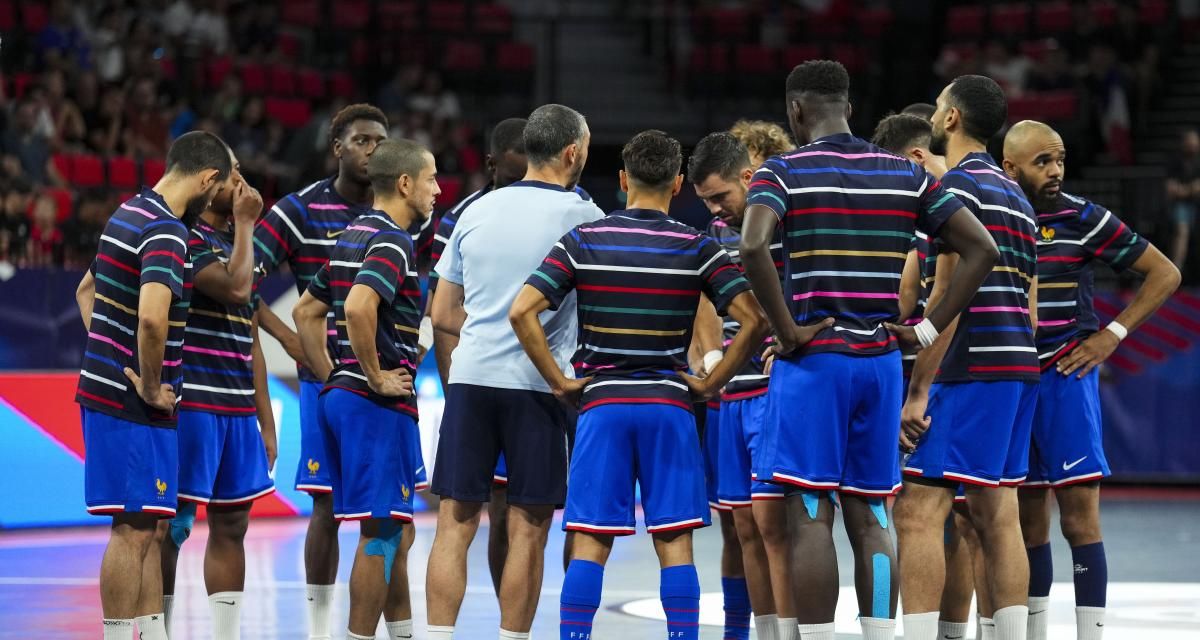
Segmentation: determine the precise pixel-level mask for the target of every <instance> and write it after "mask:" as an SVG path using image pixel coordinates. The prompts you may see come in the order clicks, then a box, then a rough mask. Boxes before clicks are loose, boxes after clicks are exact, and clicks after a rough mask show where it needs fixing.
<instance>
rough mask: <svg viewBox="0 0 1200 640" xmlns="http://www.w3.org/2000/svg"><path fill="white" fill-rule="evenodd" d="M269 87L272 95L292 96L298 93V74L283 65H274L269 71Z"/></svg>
mask: <svg viewBox="0 0 1200 640" xmlns="http://www.w3.org/2000/svg"><path fill="white" fill-rule="evenodd" d="M267 86H268V87H269V88H270V91H271V95H276V96H290V95H292V94H294V93H296V72H295V71H293V70H292V69H291V67H287V66H284V65H281V64H273V65H271V66H270V67H269V68H268V69H267Z"/></svg>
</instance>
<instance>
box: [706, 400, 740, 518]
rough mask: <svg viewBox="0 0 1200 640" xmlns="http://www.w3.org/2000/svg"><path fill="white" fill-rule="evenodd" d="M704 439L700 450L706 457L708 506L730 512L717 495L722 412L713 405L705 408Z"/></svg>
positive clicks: (728, 507)
mask: <svg viewBox="0 0 1200 640" xmlns="http://www.w3.org/2000/svg"><path fill="white" fill-rule="evenodd" d="M704 411H705V415H704V439H703V440H702V441H701V442H700V450H701V453H702V454H703V455H704V492H705V494H706V495H707V497H708V506H710V507H712V508H713V509H716V510H718V511H728V510H729V509H731V508H732V507H730V506H726V505H722V504H721V498H720V497H719V496H718V495H717V489H718V487H717V484H718V480H717V473H718V471H719V470H720V469H719V467H718V465H719V464H720V457H721V453H720V452H721V412H720V410H718V409H714V408H713V407H712V405H709V406H708V407H706V408H705V410H704Z"/></svg>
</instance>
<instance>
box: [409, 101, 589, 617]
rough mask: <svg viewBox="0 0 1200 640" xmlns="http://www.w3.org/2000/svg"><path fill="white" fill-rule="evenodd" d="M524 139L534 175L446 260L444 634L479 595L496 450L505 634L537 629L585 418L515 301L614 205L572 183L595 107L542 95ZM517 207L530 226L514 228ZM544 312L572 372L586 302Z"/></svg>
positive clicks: (439, 594)
mask: <svg viewBox="0 0 1200 640" xmlns="http://www.w3.org/2000/svg"><path fill="white" fill-rule="evenodd" d="M522 136H523V139H524V143H525V154H526V157H527V159H528V169H527V171H526V173H525V177H524V178H523V179H522V180H519V181H517V182H514V183H512V184H510V185H508V186H507V187H504V188H503V189H496V190H494V191H491V192H490V193H487V194H485V195H483V196H481V197H480V198H479V199H478V200H476V201H475V202H474V203H472V204H471V206H470V207H469V208H468V209H467V210H466V211H465V212H464V213H463V215H462V217H461V218H459V220H458V222H457V223H456V224H455V227H454V232H453V233H452V234H451V235H450V238H449V241H448V242H447V243H446V249H445V251H444V253H443V254H442V257H441V259H440V260H439V261H438V264H437V267H436V270H437V273H438V276H439V280H438V286H437V292H436V293H435V295H434V297H433V309H432V313H433V323H434V328H435V329H437V330H438V331H442V332H445V333H449V334H451V335H457V336H458V337H459V343H458V346H457V347H455V349H454V358H453V362H452V364H451V366H450V376H449V385H448V386H447V389H448V391H447V396H446V412H445V414H444V417H443V419H442V427H441V436H440V440H439V442H438V452H437V464H436V465H435V466H434V478H433V488H432V490H433V492H434V493H436V494H438V495H439V496H441V497H442V500H441V503H440V504H439V505H438V525H437V533H436V535H435V536H434V541H433V549H432V551H431V552H430V557H429V568H428V571H427V582H426V597H427V602H428V611H429V629H428V637H429V638H430V639H431V640H443V639H445V638H450V637H452V635H453V633H454V626H453V625H454V623H455V621H456V620H457V618H458V613H459V608H460V607H461V605H462V599H463V596H464V594H465V592H466V582H467V549H468V547H469V546H470V544H471V541H472V539H473V538H474V537H475V533H476V531H478V527H479V517H480V514H481V512H482V507H483V504H484V503H485V502H487V501H488V500H489V498H490V496H491V492H492V475H493V472H494V471H495V467H496V462H497V458H498V457H499V456H500V455H501V454H503V455H504V459H505V462H506V463H507V465H508V511H509V513H508V557H507V560H506V562H505V564H504V570H503V572H502V576H501V582H500V637H501V638H512V639H520V638H528V635H529V628H530V626H531V625H532V623H533V615H534V613H535V612H536V609H537V600H538V597H539V593H540V592H541V583H542V567H543V558H544V555H545V546H546V536H547V534H548V532H549V529H550V521H551V517H552V515H553V513H554V508H555V506H556V505H561V504H562V503H563V500H564V499H565V498H566V471H567V446H566V437H567V430H568V428H569V427H570V426H571V425H572V424H573V423H574V416H573V415H572V412H571V411H570V410H569V409H568V408H567V407H565V406H563V405H561V404H560V403H558V402H557V401H556V400H555V399H554V396H553V395H552V394H551V393H550V387H549V385H547V384H546V382H545V380H543V379H542V377H541V376H540V375H538V372H537V370H536V369H535V368H534V367H533V363H531V362H530V361H529V358H528V357H526V356H525V354H524V352H523V351H522V350H521V345H520V343H519V342H518V341H517V338H516V336H515V335H514V334H513V330H512V326H511V325H510V324H509V322H508V310H509V307H510V306H512V301H513V299H514V298H515V297H516V295H517V292H518V291H520V289H521V285H522V284H523V283H524V282H525V279H526V278H527V277H529V274H530V273H532V272H533V270H534V269H536V268H537V266H538V264H540V262H541V260H542V258H543V257H545V255H546V252H547V251H549V250H550V248H551V247H552V246H553V245H554V242H555V241H556V240H558V238H559V237H561V236H562V234H563V233H565V232H566V231H567V230H569V229H571V228H573V227H575V226H576V225H578V224H582V223H584V222H591V221H593V220H597V219H599V218H602V217H603V215H604V214H603V212H601V211H600V209H599V208H597V207H596V205H594V204H592V203H591V202H587V201H585V200H583V198H581V197H580V195H579V194H577V193H575V192H574V191H572V189H573V188H574V187H575V185H577V184H578V182H579V175H580V174H581V173H582V172H583V167H584V164H585V163H586V162H587V148H588V142H589V141H590V137H591V136H590V133H589V132H588V128H587V123H586V121H585V120H584V118H583V115H581V114H580V113H579V112H577V111H575V110H573V109H570V108H568V107H564V106H562V105H557V104H548V105H543V106H541V107H538V108H537V109H535V110H534V111H533V113H532V114H530V116H529V121H528V123H527V124H526V126H525V129H524V132H523V134H522ZM514 211H516V212H519V213H520V216H521V224H520V225H516V224H513V219H512V214H513V212H514ZM545 321H546V324H547V327H548V333H549V336H550V342H551V344H552V345H554V351H555V353H556V354H557V357H558V362H559V364H560V366H561V367H563V368H564V369H565V368H566V367H567V366H569V362H570V357H571V353H572V352H573V351H574V349H575V344H576V334H577V327H576V323H575V313H574V299H573V298H571V299H569V300H568V301H567V302H566V303H565V304H564V305H563V306H562V307H561V308H560V309H559V310H558V311H557V312H555V313H549V314H547V317H546V318H545Z"/></svg>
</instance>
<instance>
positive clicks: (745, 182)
mask: <svg viewBox="0 0 1200 640" xmlns="http://www.w3.org/2000/svg"><path fill="white" fill-rule="evenodd" d="M741 178H742V187H745V188H749V187H750V180H752V179H753V178H754V169H753V168H751V167H746V168H745V169H742V175H741Z"/></svg>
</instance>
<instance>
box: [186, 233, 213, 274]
mask: <svg viewBox="0 0 1200 640" xmlns="http://www.w3.org/2000/svg"><path fill="white" fill-rule="evenodd" d="M188 258H189V259H190V260H191V262H192V273H200V272H201V271H203V270H204V268H205V267H207V266H208V265H210V264H212V263H214V262H220V259H219V258H218V257H217V254H216V253H214V252H213V250H212V245H210V244H209V243H208V239H207V238H205V237H204V236H203V235H202V234H201V233H200V231H198V230H196V229H192V231H191V233H189V234H188Z"/></svg>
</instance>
